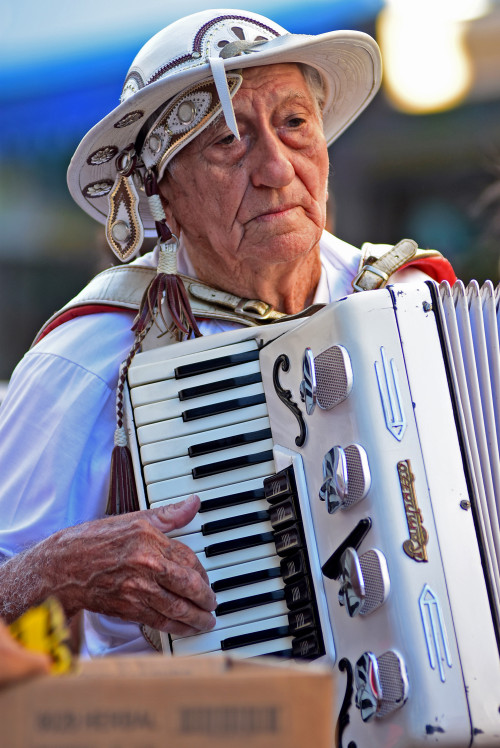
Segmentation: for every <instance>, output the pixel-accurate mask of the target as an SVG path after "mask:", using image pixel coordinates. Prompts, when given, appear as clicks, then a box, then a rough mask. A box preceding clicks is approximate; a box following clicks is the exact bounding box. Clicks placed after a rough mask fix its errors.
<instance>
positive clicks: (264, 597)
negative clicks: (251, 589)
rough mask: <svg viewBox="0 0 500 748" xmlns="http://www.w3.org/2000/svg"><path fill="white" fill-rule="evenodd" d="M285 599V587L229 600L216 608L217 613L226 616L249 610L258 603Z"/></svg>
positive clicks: (263, 603) (262, 603) (264, 603)
mask: <svg viewBox="0 0 500 748" xmlns="http://www.w3.org/2000/svg"><path fill="white" fill-rule="evenodd" d="M284 599H285V590H283V589H281V590H271V591H270V592H262V593H261V594H260V595H248V596H247V597H239V598H238V599H237V600H228V601H227V602H225V603H220V605H218V606H217V608H216V609H215V615H216V616H225V615H227V614H228V613H237V612H238V611H239V610H248V608H256V607H257V606H258V605H267V603H274V602H276V600H284Z"/></svg>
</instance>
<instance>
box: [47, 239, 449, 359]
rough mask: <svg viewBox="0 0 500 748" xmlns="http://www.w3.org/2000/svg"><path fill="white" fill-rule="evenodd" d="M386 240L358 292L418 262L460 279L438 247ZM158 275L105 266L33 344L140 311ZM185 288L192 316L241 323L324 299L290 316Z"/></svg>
mask: <svg viewBox="0 0 500 748" xmlns="http://www.w3.org/2000/svg"><path fill="white" fill-rule="evenodd" d="M387 247H388V245H386V244H378V245H377V244H365V245H363V249H364V254H363V258H362V261H361V265H360V269H359V272H358V274H357V275H356V277H355V278H354V280H353V282H352V287H353V289H354V291H367V290H371V289H374V288H381V287H383V286H385V285H386V284H387V282H388V281H389V279H390V277H391V275H392V274H393V273H395V272H396V271H397V270H400V269H402V268H404V267H418V268H419V269H421V270H423V271H424V272H426V273H427V274H428V275H430V277H432V278H434V280H436V281H438V282H439V281H441V280H448V281H449V282H450V284H452V283H454V282H455V280H456V276H455V273H454V272H453V268H452V267H451V265H450V263H449V262H448V260H446V259H445V258H444V257H443V256H442V255H441V253H440V252H437V251H436V250H432V249H426V250H423V249H419V248H418V246H417V244H416V243H415V242H414V241H412V240H411V239H403V240H402V241H400V242H399V243H398V244H396V245H395V246H394V247H390V248H389V249H387ZM155 275H156V269H155V268H150V267H145V266H141V265H122V266H116V267H110V268H107V270H104V271H103V272H102V273H99V274H98V275H96V276H95V277H94V278H92V280H91V281H90V282H89V283H88V284H87V285H86V286H85V288H83V289H82V291H80V293H79V294H77V296H75V297H74V298H73V299H72V300H71V301H69V302H68V303H67V304H65V306H63V307H62V309H60V310H59V311H58V312H56V313H55V314H53V315H52V317H50V319H48V320H47V322H46V323H45V324H44V325H43V327H42V328H41V330H40V331H39V333H38V334H37V336H36V338H35V340H34V342H33V345H35V344H36V343H38V342H39V341H40V340H41V339H42V338H43V337H45V335H47V334H48V333H49V332H50V331H51V330H53V329H54V328H56V327H58V326H59V325H60V324H63V323H64V322H66V321H67V320H69V319H74V318H75V317H79V316H82V315H87V314H96V313H99V312H107V311H116V310H117V309H118V310H119V309H123V310H131V311H134V312H136V311H137V310H138V309H139V306H140V304H141V300H142V297H143V295H144V291H145V290H146V288H147V287H148V286H149V284H150V283H151V281H152V280H153V278H154V277H155ZM180 277H181V278H182V281H183V283H184V287H185V288H186V291H187V294H188V297H189V301H190V303H191V308H192V310H193V313H194V316H195V317H198V318H205V319H220V320H225V321H228V322H238V323H239V324H242V325H247V326H256V325H264V324H268V323H272V322H279V321H281V320H285V319H286V320H289V319H300V318H302V317H308V316H310V315H311V314H314V312H316V311H317V310H318V309H320V308H321V307H322V306H323V304H315V305H313V306H310V307H308V308H307V309H304V310H303V311H302V312H300V313H299V314H295V315H287V314H284V313H283V312H278V311H276V310H275V309H274V308H273V307H272V306H270V305H269V304H267V303H266V302H264V301H259V300H258V299H245V298H241V297H240V296H235V295H234V294H231V293H228V292H226V291H220V290H218V289H216V288H212V287H211V286H208V285H207V284H206V283H202V282H201V281H199V280H197V279H196V278H191V277H190V276H188V275H180Z"/></svg>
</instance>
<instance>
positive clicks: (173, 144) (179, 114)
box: [141, 73, 241, 173]
mask: <svg viewBox="0 0 500 748" xmlns="http://www.w3.org/2000/svg"><path fill="white" fill-rule="evenodd" d="M227 79H228V86H229V90H230V92H231V93H232V92H233V90H234V89H235V88H236V87H238V86H239V84H240V81H241V77H240V76H239V75H237V74H234V73H229V74H228V76H227ZM220 109H221V106H220V102H219V96H218V94H217V89H216V87H215V84H214V82H213V81H212V80H208V81H202V82H200V83H196V84H195V85H194V86H191V87H190V88H188V89H187V90H186V91H183V92H182V93H181V94H179V96H177V97H176V98H175V99H173V101H171V102H170V103H169V104H168V106H167V107H166V109H165V111H164V112H163V113H162V114H161V116H160V118H159V120H158V121H157V122H156V123H155V124H154V125H153V127H152V128H151V130H150V131H149V133H148V134H147V135H146V138H145V140H144V147H143V149H142V152H141V157H142V159H143V161H144V163H145V165H146V166H147V167H148V168H151V167H153V166H158V165H159V164H160V169H159V173H161V171H162V167H163V166H164V165H165V164H166V163H167V161H169V160H170V158H171V157H172V155H173V154H174V153H175V152H176V151H177V150H179V149H180V148H181V147H182V146H183V145H184V143H185V141H186V140H187V139H188V138H189V139H191V138H192V137H194V135H195V133H197V132H199V131H200V130H201V129H202V128H203V126H204V125H206V124H207V123H208V121H210V120H212V119H213V117H214V115H216V114H218V113H219V111H220Z"/></svg>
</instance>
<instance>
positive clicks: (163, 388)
mask: <svg viewBox="0 0 500 748" xmlns="http://www.w3.org/2000/svg"><path fill="white" fill-rule="evenodd" d="M259 372H260V367H259V362H258V361H250V362H248V363H246V364H237V365H236V366H230V367H228V368H227V369H220V370H218V371H210V372H207V373H206V374H195V375H194V376H192V377H186V378H184V379H164V380H162V381H158V382H151V383H148V384H143V385H141V386H139V387H132V388H131V390H130V398H131V400H132V405H133V406H134V408H137V407H139V406H141V405H148V404H150V403H156V402H159V401H161V400H169V399H171V398H177V397H178V393H179V391H180V390H186V389H188V388H190V387H199V386H201V385H205V384H211V383H213V382H219V381H225V380H227V379H229V378H231V379H233V378H234V377H244V376H247V375H248V374H255V373H259ZM234 391H235V389H234V388H232V389H228V390H226V392H227V393H230V392H234ZM196 400H197V398H192V399H191V398H190V399H189V400H184V401H183V402H187V403H189V402H192V401H193V402H195V401H196Z"/></svg>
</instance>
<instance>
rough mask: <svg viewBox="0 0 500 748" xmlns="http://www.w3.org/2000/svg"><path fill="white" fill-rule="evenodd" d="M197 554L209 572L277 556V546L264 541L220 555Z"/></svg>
mask: <svg viewBox="0 0 500 748" xmlns="http://www.w3.org/2000/svg"><path fill="white" fill-rule="evenodd" d="M183 540H184V538H183ZM196 555H197V556H198V559H199V561H200V563H201V565H202V566H203V568H204V569H205V571H206V572H207V573H209V572H210V571H213V570H214V569H222V568H226V566H234V565H235V564H242V563H244V562H246V561H254V560H256V559H260V558H272V557H276V546H275V545H274V543H263V544H262V545H254V546H252V547H251V548H244V549H243V550H242V551H231V552H230V553H221V554H220V556H206V555H205V553H204V552H201V553H197V554H196Z"/></svg>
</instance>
